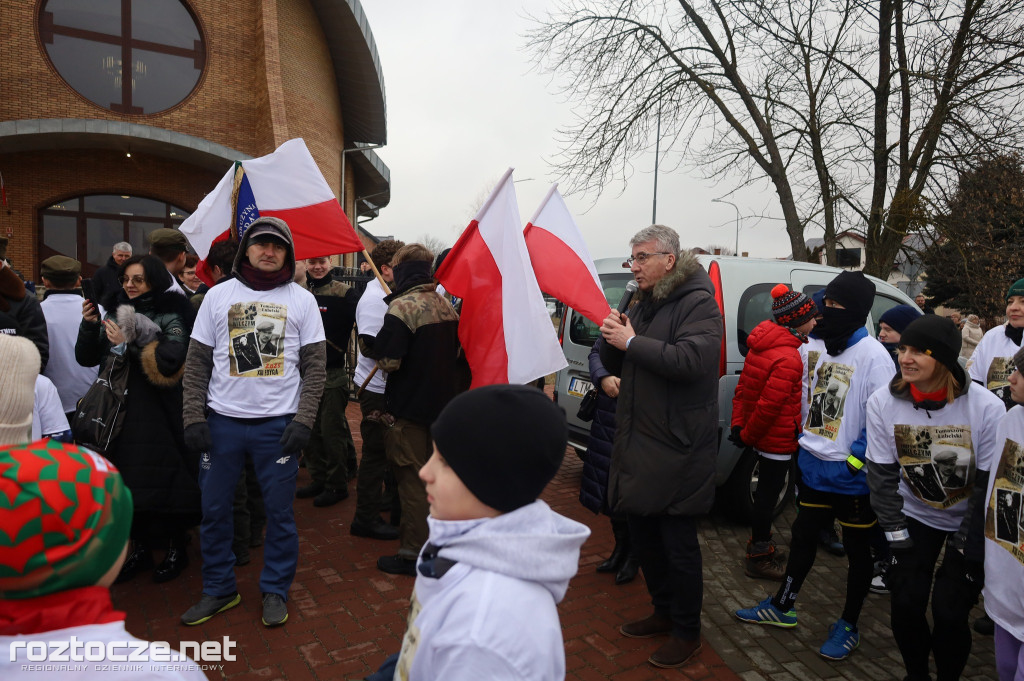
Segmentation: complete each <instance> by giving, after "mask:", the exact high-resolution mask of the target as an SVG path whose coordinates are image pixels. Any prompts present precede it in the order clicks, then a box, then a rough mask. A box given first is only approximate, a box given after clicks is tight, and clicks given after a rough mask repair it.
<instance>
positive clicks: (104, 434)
mask: <svg viewBox="0 0 1024 681" xmlns="http://www.w3.org/2000/svg"><path fill="white" fill-rule="evenodd" d="M127 395H128V354H127V353H125V354H124V355H118V354H116V353H110V360H109V361H108V362H107V363H106V364H105V365H104V366H103V368H102V369H100V372H99V375H97V376H96V380H95V381H94V382H93V384H92V386H90V387H89V391H88V392H86V393H85V397H83V398H82V399H80V400H79V401H78V408H77V409H76V410H75V416H74V418H73V419H72V422H71V434H72V436H73V437H74V438H75V442H77V443H78V444H80V445H83V446H85V447H88V448H89V449H92V450H94V451H96V452H99V453H100V454H103V453H104V452H106V451H107V448H108V447H110V443H111V442H112V441H113V440H114V439H115V438H116V437H117V436H118V435H120V434H121V427H122V426H123V425H124V417H125V412H126V406H125V397H126V396H127Z"/></svg>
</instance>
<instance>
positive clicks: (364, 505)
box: [349, 239, 405, 540]
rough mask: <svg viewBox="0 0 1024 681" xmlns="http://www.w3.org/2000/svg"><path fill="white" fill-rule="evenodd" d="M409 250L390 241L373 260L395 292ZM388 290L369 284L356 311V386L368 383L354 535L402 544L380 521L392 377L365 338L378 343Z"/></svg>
mask: <svg viewBox="0 0 1024 681" xmlns="http://www.w3.org/2000/svg"><path fill="white" fill-rule="evenodd" d="M404 245H405V244H404V243H403V242H401V241H395V240H394V239H387V240H385V241H381V242H380V243H379V244H377V245H376V246H375V247H374V249H373V252H372V253H370V259H371V260H373V264H374V265H376V266H377V270H378V271H379V272H380V275H381V276H382V277H383V278H384V281H385V282H387V283H388V285H389V286H390V285H391V283H392V282H393V281H394V280H395V275H394V272H392V270H391V258H392V256H394V255H395V253H396V252H398V249H399V248H401V247H402V246H404ZM385 295H386V294H385V292H384V288H383V287H382V286H381V285H380V281H378V280H377V278H376V277H374V278H373V279H371V280H370V281H369V282H367V284H366V290H365V291H363V295H362V296H360V298H359V304H358V305H356V330H357V333H358V334H359V337H360V339H361V342H360V344H359V345H360V352H359V361H358V362H357V364H356V373H355V382H356V385H357V386H362V385H363V384H364V383H366V379H367V378H369V377H370V374H373V377H372V378H370V382H369V383H366V387H365V388H363V392H362V393H361V394H360V395H359V409H360V411H361V412H362V416H363V418H362V421H360V422H359V434H360V435H361V436H362V439H363V447H362V459H361V460H360V463H359V477H358V479H357V481H356V515H355V518H354V519H353V520H352V526H351V527H350V528H349V531H350V532H351V533H352V534H354V535H355V536H357V537H369V538H370V539H383V540H394V539H398V528H397V527H395V526H394V525H390V524H388V523H386V522H384V520H383V519H382V518H381V517H380V507H381V496H382V495H381V488H382V487H383V485H384V476H385V474H386V472H387V467H388V461H387V450H386V448H385V446H384V434H385V433H386V432H387V429H388V426H387V424H386V423H384V421H383V420H382V417H384V415H385V414H386V412H387V410H388V406H387V402H386V401H385V399H384V387H385V385H386V383H385V381H386V380H387V374H386V373H385V372H383V371H380V370H378V371H376V372H375V373H374V369H375V368H376V366H377V363H376V362H375V361H374V360H372V359H370V358H369V357H367V356H366V355H364V354H363V352H362V348H363V344H364V342H365V341H364V339H363V338H362V337H363V336H369V337H370V338H374V337H375V336H376V335H377V332H378V331H380V327H381V326H382V325H383V324H384V315H386V314H387V312H388V304H387V303H386V302H384V296H385Z"/></svg>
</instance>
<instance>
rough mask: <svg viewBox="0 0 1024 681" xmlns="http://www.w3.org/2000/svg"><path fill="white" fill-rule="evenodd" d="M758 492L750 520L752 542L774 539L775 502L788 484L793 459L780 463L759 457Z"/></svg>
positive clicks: (755, 495) (755, 494) (755, 493)
mask: <svg viewBox="0 0 1024 681" xmlns="http://www.w3.org/2000/svg"><path fill="white" fill-rule="evenodd" d="M757 463H758V465H757V490H756V491H755V492H754V517H753V518H751V520H750V538H751V541H754V542H760V541H768V540H770V539H771V538H772V515H773V514H774V511H775V502H776V501H777V500H778V498H779V494H781V493H782V487H783V486H784V485H785V484H786V472H787V471H789V469H790V467H791V466H792V459H786V460H785V461H780V460H778V459H769V458H767V457H765V456H761V455H760V454H758V456H757Z"/></svg>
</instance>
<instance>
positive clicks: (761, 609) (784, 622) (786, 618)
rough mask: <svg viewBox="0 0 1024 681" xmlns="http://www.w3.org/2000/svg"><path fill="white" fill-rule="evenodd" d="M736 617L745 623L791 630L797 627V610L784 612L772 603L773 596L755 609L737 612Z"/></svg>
mask: <svg viewBox="0 0 1024 681" xmlns="http://www.w3.org/2000/svg"><path fill="white" fill-rule="evenodd" d="M736 617H738V618H739V619H741V620H743V621H744V622H753V623H754V624H770V625H771V626H773V627H786V628H787V629H789V628H792V627H795V626H796V610H790V611H789V612H782V611H781V610H779V609H778V608H776V607H775V605H774V604H773V603H772V597H771V596H769V597H768V598H766V599H764V600H763V601H761V602H760V603H758V604H757V605H755V606H754V607H753V608H744V609H743V610H737V611H736Z"/></svg>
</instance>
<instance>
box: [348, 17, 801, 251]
mask: <svg viewBox="0 0 1024 681" xmlns="http://www.w3.org/2000/svg"><path fill="white" fill-rule="evenodd" d="M361 1H362V5H363V8H364V10H365V11H366V15H367V17H368V18H369V21H370V27H371V29H372V31H373V35H374V39H375V41H376V43H377V50H378V52H379V54H380V61H381V65H382V68H383V71H384V83H385V88H386V97H387V119H388V120H387V124H388V145H387V146H386V147H384V148H383V149H379V150H377V153H378V154H379V155H380V157H381V158H382V159H383V160H384V162H385V163H386V164H387V165H388V167H389V168H390V169H391V203H390V205H388V206H387V207H386V208H384V209H383V210H382V211H381V215H380V217H379V218H377V219H376V220H373V221H370V222H368V223H366V224H365V225H364V226H365V227H366V228H367V230H368V231H370V232H371V233H372V234H375V235H386V236H396V237H397V238H400V239H402V240H404V241H407V242H409V241H413V240H416V239H418V238H420V237H421V236H423V235H424V234H430V235H433V236H435V237H437V238H439V239H441V240H443V241H444V242H445V243H446V244H447V245H449V246H450V245H451V244H453V243H454V242H455V240H456V239H457V238H458V236H459V234H460V233H461V231H462V229H463V228H464V227H465V226H466V225H467V224H468V223H469V221H470V220H471V219H472V218H473V216H474V214H475V210H476V208H477V207H478V205H479V203H480V202H481V200H482V197H483V196H484V195H486V193H487V192H488V191H489V190H490V189H491V188H492V187H493V185H494V183H495V182H496V181H497V180H498V179H499V178H500V177H501V175H502V173H503V172H504V171H505V170H506V169H507V168H509V167H513V168H515V173H514V174H513V178H514V179H515V180H516V181H517V182H516V193H517V196H518V200H519V211H520V217H521V218H522V221H523V223H524V224H525V223H526V221H527V220H529V219H530V218H531V217H532V216H533V214H534V212H535V211H536V209H537V207H538V204H539V203H540V201H541V200H543V198H544V196H545V194H546V192H547V190H548V188H549V187H550V185H551V183H552V182H555V181H558V179H559V178H557V177H555V176H554V175H553V171H552V169H551V167H550V165H549V164H548V162H547V161H548V159H551V158H553V157H554V155H555V153H556V152H557V150H558V147H557V141H556V139H555V133H556V130H557V129H558V128H559V127H561V126H565V125H567V124H568V123H569V122H570V121H571V109H570V107H569V105H568V104H566V103H564V102H563V101H562V97H561V96H560V95H558V94H557V88H556V85H555V84H553V83H551V82H549V78H548V76H546V75H544V74H540V73H537V72H535V71H534V70H532V69H531V60H530V56H531V55H529V54H527V52H526V51H525V48H524V44H525V39H524V37H523V34H524V32H525V31H526V30H527V29H528V28H530V26H531V23H530V22H529V21H528V20H527V19H526V18H525V15H526V14H527V13H530V14H533V15H537V16H543V15H545V14H546V8H547V7H548V6H550V5H551V4H553V3H552V2H550V0H503V1H502V2H486V3H481V2H480V1H479V0H434V1H433V2H423V1H422V0H361ZM653 168H654V154H653V152H652V153H648V154H646V155H644V156H642V157H640V158H637V159H636V160H635V172H634V174H633V176H632V177H631V178H630V179H629V181H628V185H627V187H626V189H625V191H622V187H621V183H618V184H616V185H613V186H609V187H608V189H606V190H605V192H604V193H603V194H602V195H601V197H600V198H599V199H598V200H597V201H596V203H595V202H594V197H592V196H570V195H566V196H565V198H566V203H567V204H568V206H569V209H570V210H571V211H572V212H573V214H574V217H575V218H576V222H577V224H578V225H579V226H580V229H581V231H582V232H583V236H584V237H585V238H586V240H587V244H588V245H589V247H590V250H591V254H592V255H593V257H594V258H602V257H612V256H614V257H618V256H624V255H628V253H629V248H628V242H629V238H630V237H631V236H632V235H633V233H635V232H636V231H637V230H638V229H640V228H641V227H644V226H646V225H648V224H650V222H651V215H652V198H653V182H654V175H653ZM562 186H563V187H565V185H564V184H563V185H562ZM734 190H735V191H734ZM564 194H565V192H563V195H564ZM714 198H723V199H727V200H731V201H732V202H733V203H735V204H737V206H738V207H739V215H740V230H739V246H740V251H749V252H750V255H751V256H754V257H780V256H786V255H788V254H789V250H790V249H789V239H788V237H787V236H786V233H785V230H784V227H783V223H782V221H781V220H778V219H766V218H765V217H762V216H778V215H780V211H779V209H778V208H777V205H778V204H777V200H776V197H775V195H774V193H773V192H771V191H768V189H767V187H766V186H764V187H763V188H762V189H761V190H760V191H759V190H758V189H750V188H748V189H740V190H736V185H735V184H727V183H721V182H720V183H717V184H715V183H711V182H708V181H706V180H704V179H702V178H701V176H700V175H699V174H698V173H697V172H695V171H692V170H690V169H688V168H680V169H676V170H673V171H672V172H671V173H668V172H665V171H662V172H660V173H659V176H658V212H657V218H658V222H660V223H662V224H666V225H668V226H670V227H673V228H675V229H676V230H677V231H678V232H679V234H680V237H681V242H682V245H683V246H684V247H691V246H701V247H707V246H708V245H710V244H722V245H726V246H728V247H729V248H732V247H733V245H734V242H735V239H736V216H737V211H736V210H735V209H734V208H733V207H732V206H730V205H728V204H721V203H712V201H711V199H714ZM813 236H817V235H816V234H813V233H810V232H808V234H807V237H813Z"/></svg>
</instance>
